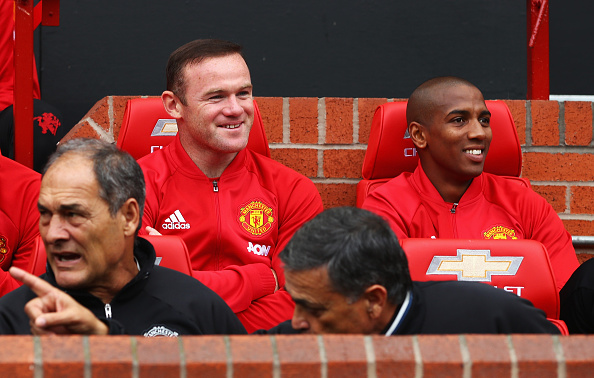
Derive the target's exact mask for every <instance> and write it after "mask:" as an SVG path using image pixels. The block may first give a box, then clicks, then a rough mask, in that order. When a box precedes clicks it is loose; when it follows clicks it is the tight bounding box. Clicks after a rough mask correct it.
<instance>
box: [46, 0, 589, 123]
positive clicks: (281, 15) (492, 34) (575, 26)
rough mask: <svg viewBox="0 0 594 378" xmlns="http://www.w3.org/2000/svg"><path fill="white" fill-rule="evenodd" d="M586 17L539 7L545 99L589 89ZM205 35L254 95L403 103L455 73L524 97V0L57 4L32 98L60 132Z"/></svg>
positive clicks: (570, 3)
mask: <svg viewBox="0 0 594 378" xmlns="http://www.w3.org/2000/svg"><path fill="white" fill-rule="evenodd" d="M592 11H594V2H586V1H578V0H564V1H552V2H551V5H550V67H551V93H553V94H573V95H580V94H583V95H588V94H594V86H593V84H594V83H593V81H594V79H593V77H592V75H591V70H590V69H589V66H590V65H591V62H592V55H593V52H592V46H591V45H592V44H591V41H592V37H591V36H592V35H594V23H592V22H591V15H592V14H593V12H592ZM211 37H215V38H222V39H229V40H232V41H234V42H237V43H240V44H242V45H243V46H244V53H245V56H246V59H247V61H248V64H249V66H250V69H251V73H252V82H253V83H254V86H255V91H254V94H255V95H256V96H279V97H280V96H282V97H296V96H305V97H387V98H405V97H408V95H409V94H410V92H411V91H412V90H413V89H414V88H415V87H416V86H417V85H418V84H420V83H421V82H423V81H424V80H426V79H428V78H430V77H433V76H439V75H456V76H461V77H464V78H466V79H468V80H470V81H471V82H473V83H474V84H476V85H477V86H478V87H479V88H480V89H481V90H482V91H483V93H484V94H485V98H487V99H523V98H525V97H526V85H527V84H526V46H527V41H526V1H525V0H497V1H493V0H456V1H443V0H415V1H410V0H409V1H403V0H400V1H389V0H388V1H386V0H383V1H379V0H284V1H280V0H262V1H255V2H247V1H237V0H228V1H208V2H207V1H194V0H167V1H164V0H161V1H157V0H142V1H141V0H125V1H99V0H61V7H60V26H59V27H41V28H40V30H38V31H37V32H36V47H35V48H36V56H37V59H38V65H39V69H40V78H41V89H42V98H43V99H44V100H46V101H47V102H49V103H51V104H53V105H55V106H57V107H58V108H59V109H61V111H62V113H63V116H64V121H65V124H66V125H68V126H72V125H73V124H74V123H76V122H78V120H80V119H81V118H82V116H84V114H85V113H86V112H87V111H88V110H89V109H90V108H91V107H92V106H93V105H94V104H95V103H96V102H97V101H98V100H100V99H101V98H103V97H105V96H108V95H159V94H160V93H161V92H162V91H163V89H164V88H165V78H164V68H165V64H166V62H167V58H168V56H169V54H170V53H171V52H172V51H173V50H174V49H176V48H177V47H179V46H180V45H182V44H183V43H185V42H188V41H190V40H193V39H196V38H211Z"/></svg>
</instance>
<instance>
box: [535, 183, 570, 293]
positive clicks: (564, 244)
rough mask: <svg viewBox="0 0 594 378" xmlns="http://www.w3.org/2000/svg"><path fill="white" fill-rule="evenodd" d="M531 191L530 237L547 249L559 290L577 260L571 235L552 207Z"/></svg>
mask: <svg viewBox="0 0 594 378" xmlns="http://www.w3.org/2000/svg"><path fill="white" fill-rule="evenodd" d="M532 193H533V199H532V200H531V201H532V202H533V206H532V211H533V212H534V213H533V214H532V215H530V218H531V219H533V223H532V229H531V230H530V231H531V234H530V235H529V238H530V239H533V240H538V241H539V242H541V243H542V244H543V245H544V246H545V247H546V249H547V252H548V254H549V259H550V260H551V267H552V268H553V272H554V274H555V280H556V282H557V290H561V289H562V288H563V285H565V283H566V282H567V280H568V279H569V277H571V274H572V273H573V272H574V271H575V270H576V269H577V268H578V266H579V262H578V260H577V256H576V254H575V249H574V248H573V244H572V241H571V235H570V234H569V232H567V230H566V229H565V226H564V225H563V222H562V221H561V219H560V218H559V216H558V215H557V213H556V212H555V210H554V209H553V207H552V206H551V205H550V204H549V203H548V202H547V201H546V200H545V199H544V198H543V197H541V196H540V195H538V194H537V193H535V192H532Z"/></svg>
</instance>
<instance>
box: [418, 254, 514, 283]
mask: <svg viewBox="0 0 594 378" xmlns="http://www.w3.org/2000/svg"><path fill="white" fill-rule="evenodd" d="M457 252H458V254H457V255H456V256H433V260H431V264H429V269H427V275H431V274H455V275H456V276H458V281H491V276H493V275H500V276H514V275H515V274H516V273H517V272H518V268H520V264H521V263H522V260H523V259H524V258H523V257H521V256H499V257H495V256H491V251H490V250H488V249H484V250H483V249H481V250H472V249H458V250H457Z"/></svg>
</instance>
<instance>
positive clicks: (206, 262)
mask: <svg viewBox="0 0 594 378" xmlns="http://www.w3.org/2000/svg"><path fill="white" fill-rule="evenodd" d="M139 164H140V166H141V167H142V169H143V171H144V174H145V180H146V188H147V189H146V192H147V196H146V205H145V208H144V215H143V219H142V230H141V233H144V232H145V231H144V228H145V226H151V227H153V228H155V229H157V231H159V232H160V233H161V234H163V235H167V234H175V235H179V236H181V237H182V238H183V240H184V241H185V243H186V244H187V246H188V249H189V252H190V259H191V261H192V268H193V270H194V277H195V278H197V279H199V280H200V281H201V282H202V283H204V284H205V285H206V286H208V287H210V288H211V289H212V290H214V291H215V292H216V293H217V294H219V295H220V296H221V297H222V298H223V299H224V300H225V301H226V302H227V303H228V304H229V306H230V307H231V309H233V311H234V312H235V313H236V314H237V316H238V317H239V319H240V320H241V321H242V323H243V325H244V326H245V327H246V329H247V330H248V332H251V331H254V330H257V329H261V328H269V327H271V326H273V325H276V324H278V323H279V322H281V321H284V320H286V319H289V318H291V316H292V312H293V308H294V304H293V302H292V300H291V298H290V296H289V295H288V293H287V292H286V291H285V290H279V291H277V292H276V293H275V292H274V289H275V280H274V276H273V275H272V272H271V270H270V269H271V268H273V269H274V270H275V272H276V274H277V275H278V280H279V287H281V288H282V287H283V286H284V274H283V270H282V267H281V262H280V259H279V257H278V255H279V253H280V252H281V251H282V249H283V248H284V246H285V245H286V244H287V242H288V241H289V239H290V238H291V236H292V235H293V233H295V231H297V229H298V228H299V227H300V226H301V225H302V224H303V223H305V222H306V221H308V220H310V219H312V218H313V217H314V216H315V215H317V214H318V213H320V212H321V211H322V200H321V198H320V195H319V193H318V191H317V189H316V187H315V186H314V184H313V183H312V182H311V180H309V179H308V178H306V177H305V176H303V175H301V174H299V173H297V172H295V171H293V170H292V169H289V168H287V167H285V166H284V165H282V164H280V163H278V162H276V161H274V160H272V159H270V158H267V157H265V156H262V155H260V154H258V153H255V152H253V151H251V150H249V149H243V150H242V151H240V152H239V153H238V154H237V156H236V157H235V159H234V160H233V161H232V162H231V164H230V165H229V166H228V167H227V168H226V169H225V171H224V172H223V174H222V175H221V177H219V178H216V179H210V178H208V177H207V176H206V175H205V174H204V173H202V171H200V169H199V168H198V167H197V166H196V165H195V164H194V162H193V161H192V160H191V158H190V157H189V156H188V154H187V153H186V151H185V150H184V149H183V147H182V145H181V142H180V140H179V136H178V137H176V138H175V139H174V141H173V142H172V143H171V144H169V145H168V146H166V147H164V148H163V149H162V150H160V151H157V152H154V153H152V154H150V155H147V156H145V157H143V158H142V159H140V160H139Z"/></svg>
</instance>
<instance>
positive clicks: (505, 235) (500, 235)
mask: <svg viewBox="0 0 594 378" xmlns="http://www.w3.org/2000/svg"><path fill="white" fill-rule="evenodd" d="M483 236H484V237H485V239H511V240H516V239H517V238H518V237H517V236H516V231H514V230H512V229H511V228H508V227H505V226H495V227H491V228H490V229H489V230H488V231H486V232H483Z"/></svg>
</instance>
